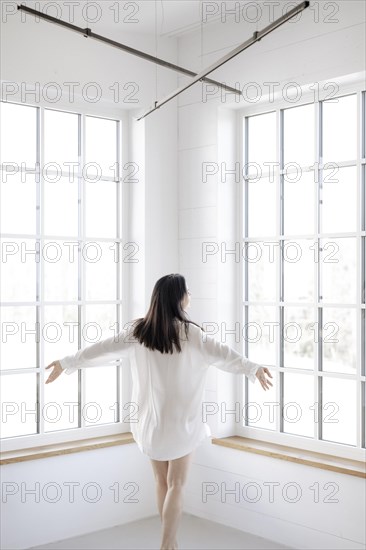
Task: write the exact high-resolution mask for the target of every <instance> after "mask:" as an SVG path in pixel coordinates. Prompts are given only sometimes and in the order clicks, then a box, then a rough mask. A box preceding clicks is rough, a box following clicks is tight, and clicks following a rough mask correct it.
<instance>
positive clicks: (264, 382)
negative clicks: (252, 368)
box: [255, 367, 273, 390]
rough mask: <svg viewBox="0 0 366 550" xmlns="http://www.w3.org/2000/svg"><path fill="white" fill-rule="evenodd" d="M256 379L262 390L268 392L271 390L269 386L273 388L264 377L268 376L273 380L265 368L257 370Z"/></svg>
mask: <svg viewBox="0 0 366 550" xmlns="http://www.w3.org/2000/svg"><path fill="white" fill-rule="evenodd" d="M255 375H256V377H257V378H258V380H259V382H260V383H261V385H262V388H263V389H264V390H269V389H271V388H270V387H269V386H273V384H272V382H271V381H270V380H269V379H268V378H266V375H267V376H269V377H270V378H273V376H272V374H271V373H270V372H269V370H268V369H267V367H259V369H258V370H257V372H256V373H255Z"/></svg>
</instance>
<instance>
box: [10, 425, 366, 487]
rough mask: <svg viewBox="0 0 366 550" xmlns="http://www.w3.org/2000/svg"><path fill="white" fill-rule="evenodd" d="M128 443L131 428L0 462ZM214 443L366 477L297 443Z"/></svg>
mask: <svg viewBox="0 0 366 550" xmlns="http://www.w3.org/2000/svg"><path fill="white" fill-rule="evenodd" d="M128 443H135V440H134V438H133V435H132V433H131V432H126V433H123V434H116V435H108V436H102V437H93V438H91V439H80V440H76V441H69V442H68V443H58V444H52V445H43V446H40V447H31V448H29V449H20V450H18V451H6V452H4V453H1V454H0V465H4V464H13V463H16V462H24V461H26V460H37V459H40V458H48V457H50V456H60V455H64V454H71V453H79V452H83V451H93V450H94V449H102V448H104V447H113V446H115V445H126V444H128ZM211 443H213V444H214V445H222V446H223V447H229V448H231V449H236V450H239V451H245V452H249V453H256V454H261V455H264V456H269V457H272V458H279V459H281V460H288V461H290V462H297V463H298V464H305V465H307V466H313V467H314V468H321V469H324V470H330V471H333V472H339V473H341V474H348V475H352V476H357V477H362V478H366V466H365V463H364V462H361V461H356V460H350V459H347V458H340V457H334V456H332V455H326V454H321V453H316V452H312V451H305V450H301V449H296V448H295V447H287V446H285V445H278V444H275V443H267V442H264V441H259V440H257V439H251V438H248V437H240V436H237V435H233V436H230V437H223V438H212V440H211Z"/></svg>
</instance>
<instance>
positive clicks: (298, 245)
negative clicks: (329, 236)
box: [283, 239, 314, 302]
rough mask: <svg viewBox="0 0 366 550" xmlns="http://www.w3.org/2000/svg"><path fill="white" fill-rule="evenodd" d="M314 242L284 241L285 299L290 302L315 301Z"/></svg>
mask: <svg viewBox="0 0 366 550" xmlns="http://www.w3.org/2000/svg"><path fill="white" fill-rule="evenodd" d="M313 245H314V241H311V240H310V239H309V240H302V239H300V240H298V241H284V249H283V258H284V261H283V268H284V275H283V277H284V299H285V300H286V301H288V302H297V301H307V302H310V301H312V300H313V299H314V250H313V248H312V247H313Z"/></svg>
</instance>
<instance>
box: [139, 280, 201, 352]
mask: <svg viewBox="0 0 366 550" xmlns="http://www.w3.org/2000/svg"><path fill="white" fill-rule="evenodd" d="M186 294H187V285H186V280H185V278H184V277H183V275H180V274H179V273H172V274H170V275H164V277H161V278H160V279H158V280H157V281H156V283H155V286H154V289H153V292H152V295H151V302H150V307H149V310H148V312H147V314H146V316H145V317H140V318H139V319H136V321H135V322H134V329H133V336H134V337H135V338H136V339H137V340H138V341H139V342H140V344H144V345H145V346H146V347H147V348H149V349H151V350H155V349H157V350H159V351H160V352H161V353H173V344H174V345H175V348H176V349H177V350H178V352H181V351H182V348H181V345H180V338H179V329H180V323H179V322H177V321H181V322H183V323H184V329H185V335H186V338H188V328H189V324H190V323H192V324H194V325H196V326H199V325H197V323H194V322H193V321H191V320H190V319H188V316H187V314H186V312H185V311H184V310H183V309H182V305H181V301H182V300H183V298H184V296H185V295H186ZM200 328H202V327H200Z"/></svg>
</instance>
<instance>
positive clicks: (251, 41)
mask: <svg viewBox="0 0 366 550" xmlns="http://www.w3.org/2000/svg"><path fill="white" fill-rule="evenodd" d="M309 4H310V2H309V1H306V2H302V3H301V4H299V5H298V6H295V7H294V8H293V9H292V10H289V11H288V12H287V13H286V14H284V15H282V17H279V18H278V19H276V21H274V22H273V23H271V24H270V25H268V26H267V27H265V28H264V29H263V30H261V31H256V32H255V33H254V34H253V36H252V38H249V40H247V41H246V42H243V44H241V45H240V46H237V47H236V48H235V49H234V50H232V51H231V52H229V53H228V54H226V55H224V57H221V58H220V59H218V60H217V61H215V63H213V64H212V65H210V66H209V67H207V69H204V70H203V71H201V72H200V73H199V74H197V75H196V76H195V77H193V79H192V80H191V81H190V82H189V83H188V84H185V85H184V86H182V87H180V88H177V89H176V90H175V91H174V92H172V93H170V94H169V95H167V96H166V97H165V98H164V99H162V100H160V101H156V102H155V104H154V107H152V108H151V109H149V110H148V111H146V112H145V113H144V114H142V115H141V116H139V117H138V118H137V120H141V119H142V118H144V117H146V116H147V115H149V114H150V113H153V112H154V111H156V109H159V108H160V107H161V106H162V105H165V103H168V101H171V100H172V99H173V98H174V97H176V96H177V95H179V94H181V93H182V92H184V91H185V90H187V89H188V88H190V87H191V86H193V85H194V84H195V83H196V82H198V81H200V80H201V81H202V80H204V79H205V77H206V76H207V75H208V74H210V73H212V72H213V71H214V70H215V69H218V68H219V67H221V66H222V65H223V64H224V63H227V62H228V61H230V59H233V57H235V56H236V55H238V54H239V53H241V52H243V51H244V50H246V49H247V48H249V47H250V46H252V45H253V44H255V43H256V42H259V40H261V39H262V38H263V37H264V36H266V35H267V34H269V33H270V32H272V31H274V30H275V29H277V28H278V27H279V26H281V25H283V24H284V23H286V22H287V21H289V20H290V19H292V18H293V17H295V16H296V15H297V14H298V13H300V12H302V11H303V10H305V9H306V8H307V7H308V6H309Z"/></svg>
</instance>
